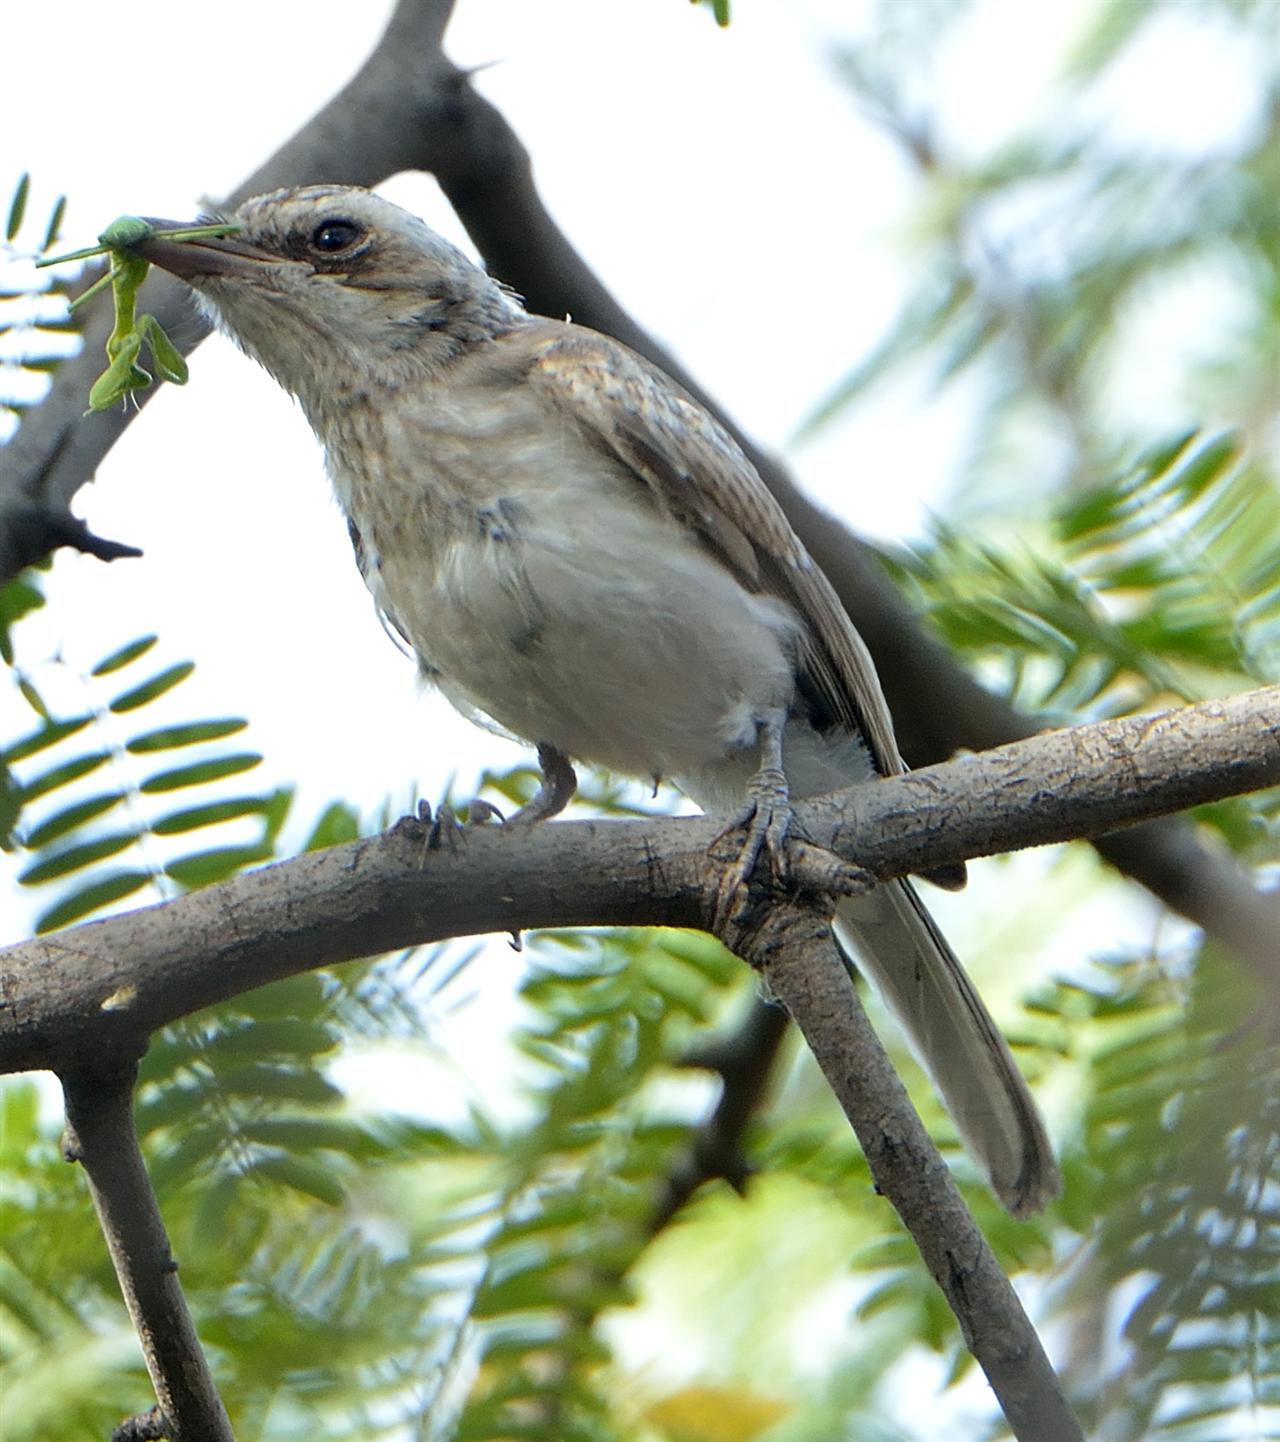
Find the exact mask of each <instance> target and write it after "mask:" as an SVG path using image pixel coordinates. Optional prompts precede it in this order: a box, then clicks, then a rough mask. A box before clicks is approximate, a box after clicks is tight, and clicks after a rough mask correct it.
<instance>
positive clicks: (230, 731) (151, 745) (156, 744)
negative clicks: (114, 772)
mask: <svg viewBox="0 0 1280 1442" xmlns="http://www.w3.org/2000/svg"><path fill="white" fill-rule="evenodd" d="M248 724H249V723H248V722H247V721H246V720H244V718H243V717H240V716H228V717H225V718H224V719H221V720H217V721H189V722H187V723H186V724H185V725H182V726H162V727H161V728H160V729H159V730H157V731H148V732H147V733H146V735H145V736H135V737H134V738H133V740H132V741H128V742H126V743H125V750H126V751H128V752H129V754H130V755H131V756H142V755H145V754H146V753H147V752H150V751H174V750H177V749H178V748H179V747H182V746H195V745H196V744H197V743H198V742H201V741H219V740H221V739H222V737H224V736H234V735H235V733H236V732H237V731H243V730H244V729H245V727H247V726H248Z"/></svg>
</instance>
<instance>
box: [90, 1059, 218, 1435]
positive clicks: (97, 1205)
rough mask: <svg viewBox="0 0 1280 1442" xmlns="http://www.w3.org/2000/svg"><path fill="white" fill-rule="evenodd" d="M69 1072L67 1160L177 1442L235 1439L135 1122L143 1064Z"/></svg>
mask: <svg viewBox="0 0 1280 1442" xmlns="http://www.w3.org/2000/svg"><path fill="white" fill-rule="evenodd" d="M101 1061H102V1058H100V1057H95V1058H94V1064H93V1065H87V1064H86V1065H84V1066H83V1067H82V1068H80V1069H78V1070H76V1071H73V1072H66V1073H64V1074H63V1076H62V1090H63V1095H64V1097H65V1099H66V1107H67V1136H66V1147H65V1150H66V1155H67V1159H68V1160H69V1161H75V1162H79V1163H80V1164H81V1166H83V1167H84V1171H85V1175H86V1176H87V1177H88V1179H89V1191H90V1193H91V1194H92V1197H93V1205H94V1210H95V1211H96V1212H97V1214H98V1221H99V1223H100V1224H101V1226H102V1235H103V1236H104V1237H105V1238H106V1242H107V1250H108V1251H109V1252H110V1254H111V1263H112V1266H114V1267H115V1271H116V1276H117V1278H118V1279H119V1282H120V1290H121V1292H122V1293H123V1294H124V1300H125V1305H126V1306H127V1307H128V1309H129V1316H130V1317H131V1318H132V1319H133V1325H134V1328H135V1329H136V1331H137V1333H138V1337H139V1340H140V1341H141V1343H142V1351H143V1355H144V1357H145V1358H146V1363H147V1371H148V1372H149V1373H150V1375H151V1382H152V1385H153V1386H154V1388H155V1391H156V1397H157V1398H158V1399H159V1403H160V1410H161V1412H162V1413H163V1416H164V1419H165V1422H166V1424H167V1425H166V1427H165V1431H164V1436H165V1437H168V1438H170V1439H172V1442H235V1437H234V1436H233V1434H232V1431H231V1423H230V1422H229V1421H228V1420H227V1414H226V1411H225V1409H224V1408H223V1405H222V1399H221V1398H220V1397H219V1396H218V1392H217V1389H216V1388H215V1387H214V1385H213V1377H212V1374H211V1373H210V1371H209V1364H208V1362H207V1361H206V1360H205V1356H204V1352H203V1351H202V1349H201V1347H200V1342H199V1339H198V1338H197V1337H196V1329H195V1323H194V1322H193V1321H192V1320H191V1313H190V1311H189V1309H188V1307H187V1300H186V1298H185V1297H184V1296H183V1294H182V1287H181V1286H180V1285H179V1282H178V1266H177V1263H176V1262H175V1261H174V1259H173V1253H172V1252H171V1251H170V1249H169V1237H168V1234H167V1233H166V1231H165V1228H164V1221H163V1219H162V1218H161V1216H160V1208H159V1205H158V1204H157V1202H156V1195H155V1192H154V1191H153V1190H152V1187H151V1179H150V1177H149V1176H148V1175H147V1168H146V1163H145V1162H144V1161H143V1158H142V1152H141V1149H140V1148H139V1146H138V1134H137V1132H136V1130H135V1128H134V1124H133V1087H134V1082H135V1081H136V1079H137V1078H136V1070H137V1069H136V1067H135V1066H133V1065H132V1064H131V1063H130V1062H128V1061H125V1060H123V1059H121V1060H120V1061H119V1062H108V1063H107V1064H106V1065H100V1064H98V1063H100V1062H101Z"/></svg>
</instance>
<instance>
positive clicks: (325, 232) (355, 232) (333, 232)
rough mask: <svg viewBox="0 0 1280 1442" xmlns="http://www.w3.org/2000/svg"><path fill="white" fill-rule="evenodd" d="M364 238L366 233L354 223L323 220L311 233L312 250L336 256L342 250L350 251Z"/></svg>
mask: <svg viewBox="0 0 1280 1442" xmlns="http://www.w3.org/2000/svg"><path fill="white" fill-rule="evenodd" d="M363 236H364V231H363V230H361V228H360V227H359V226H358V225H357V224H356V223H355V222H354V221H351V220H322V221H321V222H320V224H319V225H317V226H316V228H315V229H314V230H313V231H312V232H311V249H312V250H319V251H323V252H324V254H325V255H336V254H337V253H338V252H339V251H340V250H349V249H350V248H351V247H352V246H353V245H354V244H355V243H356V241H358V240H360V239H362V238H363Z"/></svg>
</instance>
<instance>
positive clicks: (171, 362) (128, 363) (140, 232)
mask: <svg viewBox="0 0 1280 1442" xmlns="http://www.w3.org/2000/svg"><path fill="white" fill-rule="evenodd" d="M238 229H239V226H236V225H195V226H189V227H188V228H186V229H184V230H166V231H165V233H164V238H165V239H166V240H172V241H182V240H201V239H205V238H208V237H212V236H222V235H230V234H232V233H233V232H234V231H236V230H238ZM152 234H154V230H153V228H152V227H151V226H150V225H148V223H147V222H146V221H145V220H142V219H140V218H139V217H138V216H136V215H122V216H120V218H119V219H118V220H113V221H112V222H111V224H110V225H109V226H107V228H106V230H104V231H103V232H102V234H101V235H100V236H99V237H98V244H97V245H92V246H89V247H88V248H87V249H86V250H76V251H72V252H71V254H70V255H60V256H55V257H54V258H52V259H50V260H41V261H37V262H36V264H37V265H38V266H46V265H62V264H64V263H65V262H67V261H72V260H86V259H88V258H89V257H90V256H94V255H102V254H107V255H109V256H110V257H111V268H110V269H109V270H108V272H107V274H106V275H104V276H103V277H102V278H101V279H100V280H98V281H97V282H96V283H95V284H94V285H91V286H90V287H89V289H88V290H86V291H85V292H84V294H83V295H80V296H77V297H76V299H75V300H73V301H72V302H71V309H72V310H74V309H75V308H76V307H77V306H80V305H83V304H84V303H85V301H87V300H88V299H89V298H90V297H91V296H94V295H97V293H98V292H99V291H100V290H102V289H103V288H104V287H106V286H108V285H109V286H110V287H111V296H112V299H113V301H114V302H115V325H114V326H113V327H112V329H111V334H110V336H109V337H108V338H107V368H106V370H104V371H103V373H102V374H101V375H100V376H99V377H98V379H97V380H96V381H94V383H93V386H92V388H91V389H90V391H89V411H105V410H110V409H111V407H112V406H114V405H117V404H118V403H119V402H121V401H124V400H126V399H127V398H128V396H129V394H130V392H132V391H136V390H142V389H144V388H145V387H147V386H149V385H150V384H151V382H152V379H153V377H152V374H151V371H148V370H146V369H145V368H144V367H143V365H142V363H141V362H142V357H143V351H144V349H145V350H146V352H147V353H148V355H149V357H150V360H149V364H150V365H151V367H152V369H153V370H154V371H155V373H156V375H158V376H159V377H160V379H161V380H166V381H172V382H173V383H174V385H185V384H186V381H187V363H186V361H185V360H184V359H183V358H182V353H181V352H180V351H179V350H178V348H177V346H175V345H174V343H173V342H172V341H171V340H170V339H169V337H168V336H167V335H166V334H165V333H164V329H163V327H162V326H161V325H160V322H159V321H158V320H157V319H156V318H155V316H153V315H139V314H138V289H139V287H140V286H141V285H142V282H143V281H144V280H145V279H146V278H147V271H148V270H149V269H150V266H149V265H148V263H147V262H146V261H145V260H143V259H142V258H141V257H140V256H137V255H135V254H134V253H133V251H132V249H131V247H132V246H135V245H137V244H138V243H139V242H140V241H143V240H146V239H147V238H148V237H149V236H150V235H152ZM86 414H88V412H86Z"/></svg>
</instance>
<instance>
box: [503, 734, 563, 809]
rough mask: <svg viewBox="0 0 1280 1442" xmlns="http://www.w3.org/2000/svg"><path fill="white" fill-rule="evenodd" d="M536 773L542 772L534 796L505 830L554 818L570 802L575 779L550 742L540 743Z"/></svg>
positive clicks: (561, 755)
mask: <svg viewBox="0 0 1280 1442" xmlns="http://www.w3.org/2000/svg"><path fill="white" fill-rule="evenodd" d="M538 769H539V770H540V771H541V772H542V780H541V781H540V782H539V785H538V790H537V792H536V794H535V795H534V797H533V799H532V800H530V801H527V802H525V804H524V805H523V806H522V807H521V808H520V810H519V811H517V812H516V814H515V815H514V816H513V817H512V818H511V820H510V821H509V822H508V823H507V824H508V825H509V826H513V825H515V823H516V822H517V821H518V822H521V823H524V822H532V821H546V820H547V818H548V817H551V816H558V815H559V814H560V813H561V812H562V811H563V810H564V808H565V807H566V806H568V804H569V803H570V801H572V800H573V794H574V792H575V791H577V789H578V778H577V776H575V775H574V771H573V767H572V765H571V764H570V762H569V758H568V757H567V756H566V755H565V754H564V752H563V751H561V750H560V749H559V748H558V747H555V746H552V745H551V744H550V742H547V741H540V742H539V743H538Z"/></svg>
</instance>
